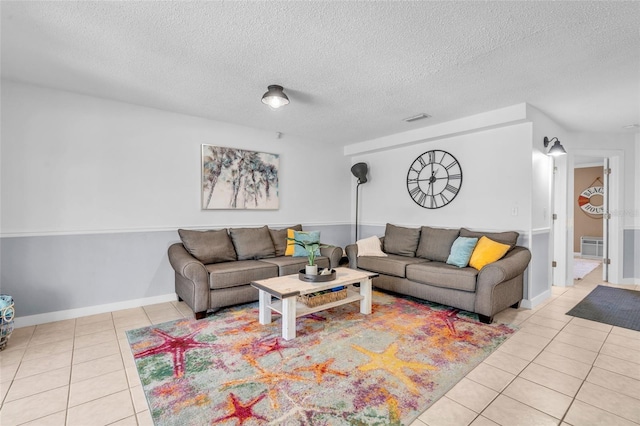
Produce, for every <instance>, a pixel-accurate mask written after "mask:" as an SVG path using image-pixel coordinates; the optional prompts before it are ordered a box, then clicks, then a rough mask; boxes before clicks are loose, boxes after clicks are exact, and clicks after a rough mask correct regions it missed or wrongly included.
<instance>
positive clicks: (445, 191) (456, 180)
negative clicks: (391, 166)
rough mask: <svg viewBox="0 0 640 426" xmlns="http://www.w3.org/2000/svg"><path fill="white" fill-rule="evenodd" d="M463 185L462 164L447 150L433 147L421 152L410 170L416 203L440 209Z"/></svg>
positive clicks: (409, 182)
mask: <svg viewBox="0 0 640 426" xmlns="http://www.w3.org/2000/svg"><path fill="white" fill-rule="evenodd" d="M461 187H462V168H461V167H460V163H458V160H456V158H455V157H454V156H453V155H451V154H449V153H448V152H446V151H441V150H432V151H427V152H425V153H424V154H422V155H420V156H418V158H416V159H415V161H414V162H413V163H412V164H411V166H410V167H409V172H408V173H407V190H408V191H409V196H410V197H411V199H413V201H415V203H416V204H418V205H419V206H420V207H424V208H426V209H438V208H440V207H444V206H446V205H447V204H449V203H450V202H451V201H453V199H454V198H455V197H456V195H458V192H460V188H461Z"/></svg>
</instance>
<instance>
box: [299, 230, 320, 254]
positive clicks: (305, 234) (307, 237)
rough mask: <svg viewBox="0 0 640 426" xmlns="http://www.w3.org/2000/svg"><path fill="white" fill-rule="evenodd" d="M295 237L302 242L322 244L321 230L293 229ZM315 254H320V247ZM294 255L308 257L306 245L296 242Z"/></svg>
mask: <svg viewBox="0 0 640 426" xmlns="http://www.w3.org/2000/svg"><path fill="white" fill-rule="evenodd" d="M293 238H294V239H295V240H296V241H300V242H305V243H318V244H320V231H293ZM315 254H316V256H320V248H318V249H317V250H316V253H315ZM293 257H307V251H306V250H305V249H304V247H300V246H299V245H297V244H296V245H295V246H294V249H293Z"/></svg>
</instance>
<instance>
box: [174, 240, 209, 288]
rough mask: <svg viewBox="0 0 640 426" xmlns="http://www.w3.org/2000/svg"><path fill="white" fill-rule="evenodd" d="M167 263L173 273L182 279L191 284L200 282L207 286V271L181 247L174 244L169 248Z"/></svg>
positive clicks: (180, 244) (178, 244)
mask: <svg viewBox="0 0 640 426" xmlns="http://www.w3.org/2000/svg"><path fill="white" fill-rule="evenodd" d="M168 253H169V263H170V264H171V267H172V268H173V270H174V271H176V273H177V274H178V275H180V276H182V277H183V278H186V279H188V280H190V281H193V282H201V283H204V284H205V285H207V286H208V282H207V278H208V274H207V269H206V268H205V267H204V264H203V263H202V262H200V261H199V260H198V259H196V258H195V257H193V256H192V255H191V254H190V253H189V252H188V251H187V250H186V249H185V248H184V246H183V245H182V243H175V244H172V245H171V246H170V247H169V250H168Z"/></svg>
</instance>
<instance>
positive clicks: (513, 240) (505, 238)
mask: <svg viewBox="0 0 640 426" xmlns="http://www.w3.org/2000/svg"><path fill="white" fill-rule="evenodd" d="M460 236H461V237H469V238H478V239H480V238H482V237H484V236H486V237H487V238H491V239H492V240H493V241H497V242H499V243H502V244H507V245H508V246H509V250H511V249H512V248H514V247H515V246H516V244H517V243H518V237H519V236H520V234H519V233H517V232H515V231H506V232H482V231H471V230H469V229H467V228H461V229H460Z"/></svg>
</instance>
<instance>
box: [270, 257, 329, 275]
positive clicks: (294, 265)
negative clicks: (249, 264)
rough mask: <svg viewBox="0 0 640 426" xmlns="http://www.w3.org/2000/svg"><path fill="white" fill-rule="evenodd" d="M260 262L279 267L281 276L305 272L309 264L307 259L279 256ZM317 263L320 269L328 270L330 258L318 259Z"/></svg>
mask: <svg viewBox="0 0 640 426" xmlns="http://www.w3.org/2000/svg"><path fill="white" fill-rule="evenodd" d="M260 262H264V263H271V264H274V265H276V266H277V267H278V275H279V276H284V275H291V274H297V273H298V272H300V271H301V270H303V269H304V267H305V265H306V264H307V263H308V262H307V259H306V258H303V257H291V256H279V257H272V258H270V259H261V260H260ZM315 263H316V265H318V268H328V267H329V258H328V257H324V256H320V257H316V262H315Z"/></svg>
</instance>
